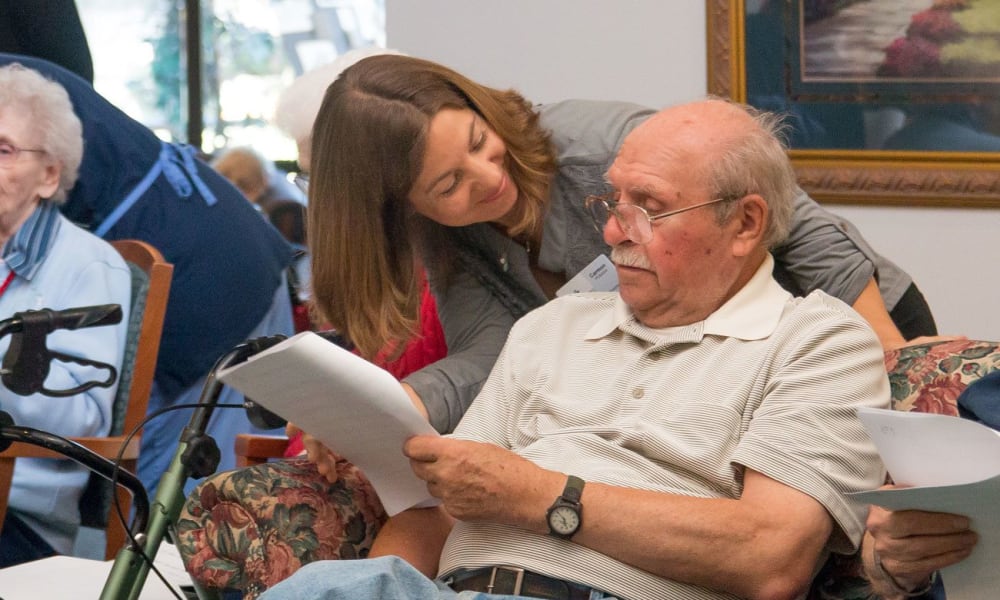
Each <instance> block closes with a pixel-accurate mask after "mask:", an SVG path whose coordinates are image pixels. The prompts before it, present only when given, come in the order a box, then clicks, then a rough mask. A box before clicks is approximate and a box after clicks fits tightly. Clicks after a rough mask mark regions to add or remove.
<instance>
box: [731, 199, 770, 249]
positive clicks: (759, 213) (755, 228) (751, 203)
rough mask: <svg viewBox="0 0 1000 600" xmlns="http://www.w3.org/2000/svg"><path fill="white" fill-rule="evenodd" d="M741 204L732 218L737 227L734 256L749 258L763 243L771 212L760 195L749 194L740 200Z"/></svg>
mask: <svg viewBox="0 0 1000 600" xmlns="http://www.w3.org/2000/svg"><path fill="white" fill-rule="evenodd" d="M739 203H740V206H739V208H738V209H736V213H735V214H734V215H733V217H732V218H733V222H734V224H735V227H736V231H735V236H734V237H733V255H734V256H747V255H749V254H750V253H751V252H753V251H754V250H755V249H757V248H759V247H760V246H761V244H762V243H763V240H764V232H765V230H766V229H767V221H768V217H769V212H768V208H767V202H765V201H764V198H763V197H762V196H761V195H760V194H747V195H746V196H744V197H742V198H740V200H739Z"/></svg>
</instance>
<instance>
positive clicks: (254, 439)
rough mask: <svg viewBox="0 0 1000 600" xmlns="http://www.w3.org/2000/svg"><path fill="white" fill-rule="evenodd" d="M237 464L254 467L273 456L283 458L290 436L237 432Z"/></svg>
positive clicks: (238, 465) (239, 466)
mask: <svg viewBox="0 0 1000 600" xmlns="http://www.w3.org/2000/svg"><path fill="white" fill-rule="evenodd" d="M234 446H235V449H236V466H237V467H238V468H242V467H252V466H253V465H259V464H261V463H265V462H267V461H269V460H271V459H273V458H281V457H282V456H284V455H285V448H287V447H288V438H287V437H285V436H283V435H260V434H254V433H238V434H236V443H235V444H234Z"/></svg>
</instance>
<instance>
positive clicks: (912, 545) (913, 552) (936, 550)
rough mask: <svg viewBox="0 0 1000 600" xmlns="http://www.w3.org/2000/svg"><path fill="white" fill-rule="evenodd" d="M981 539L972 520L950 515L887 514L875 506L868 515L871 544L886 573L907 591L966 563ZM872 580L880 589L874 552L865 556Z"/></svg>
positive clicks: (868, 543)
mask: <svg viewBox="0 0 1000 600" xmlns="http://www.w3.org/2000/svg"><path fill="white" fill-rule="evenodd" d="M977 540H978V536H977V535H976V534H975V533H974V532H972V531H970V530H969V519H967V518H965V517H963V516H960V515H952V514H947V513H932V512H923V511H918V510H904V511H896V512H892V511H888V510H885V509H884V508H880V507H878V506H872V507H871V511H870V512H869V513H868V533H867V534H866V536H865V544H866V545H870V546H871V547H872V548H873V549H874V551H875V552H877V553H878V558H879V560H880V562H881V563H882V569H883V570H884V571H885V574H886V575H888V576H889V577H891V578H892V579H893V580H895V582H896V584H897V586H898V587H901V588H903V589H904V590H913V589H917V588H919V587H921V586H923V585H926V583H927V581H928V580H929V578H930V576H931V574H933V573H934V572H935V571H937V570H939V569H942V568H944V567H947V566H949V565H952V564H955V563H957V562H959V561H960V560H963V559H964V558H966V557H967V556H969V554H970V553H971V552H972V548H973V547H974V546H975V545H976V542H977ZM863 556H864V557H865V569H866V571H867V572H868V574H869V579H871V580H872V583H873V584H875V585H876V586H877V587H878V588H881V587H882V586H879V585H878V584H879V583H889V584H891V582H884V581H882V582H880V581H879V575H880V573H879V570H878V568H877V567H875V564H874V558H873V553H871V552H867V553H864V554H863Z"/></svg>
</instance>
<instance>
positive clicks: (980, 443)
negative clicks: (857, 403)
mask: <svg viewBox="0 0 1000 600" xmlns="http://www.w3.org/2000/svg"><path fill="white" fill-rule="evenodd" d="M858 417H859V418H860V419H861V422H862V423H864V425H865V428H866V429H867V430H868V434H869V435H870V436H871V438H872V441H873V442H875V446H876V447H877V448H878V451H879V454H880V455H882V461H883V462H884V463H885V466H886V468H887V469H888V470H889V473H890V474H892V479H893V481H895V482H896V483H897V484H898V485H906V486H919V485H952V484H959V483H970V482H973V481H979V480H982V479H987V478H989V477H992V476H994V475H997V474H1000V433H997V432H996V431H994V430H992V429H990V428H989V427H985V426H983V425H980V424H979V423H976V422H975V421H970V420H968V419H961V418H958V417H949V416H946V415H934V414H929V413H918V412H904V411H898V410H885V409H878V408H861V409H858Z"/></svg>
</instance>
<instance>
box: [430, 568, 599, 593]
mask: <svg viewBox="0 0 1000 600" xmlns="http://www.w3.org/2000/svg"><path fill="white" fill-rule="evenodd" d="M449 585H450V586H451V589H453V590H455V591H456V592H464V591H472V592H485V593H487V594H508V595H512V596H528V597H530V598H550V599H553V600H589V599H590V592H591V591H592V590H591V588H589V587H587V586H585V585H581V584H579V583H573V582H572V581H563V580H562V579H553V578H552V577H546V576H545V575H539V574H538V573H532V572H531V571H525V570H524V569H519V568H517V567H483V568H482V569H477V570H475V571H469V572H467V573H462V574H460V575H456V576H454V577H452V581H451V583H450V584H449Z"/></svg>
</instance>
